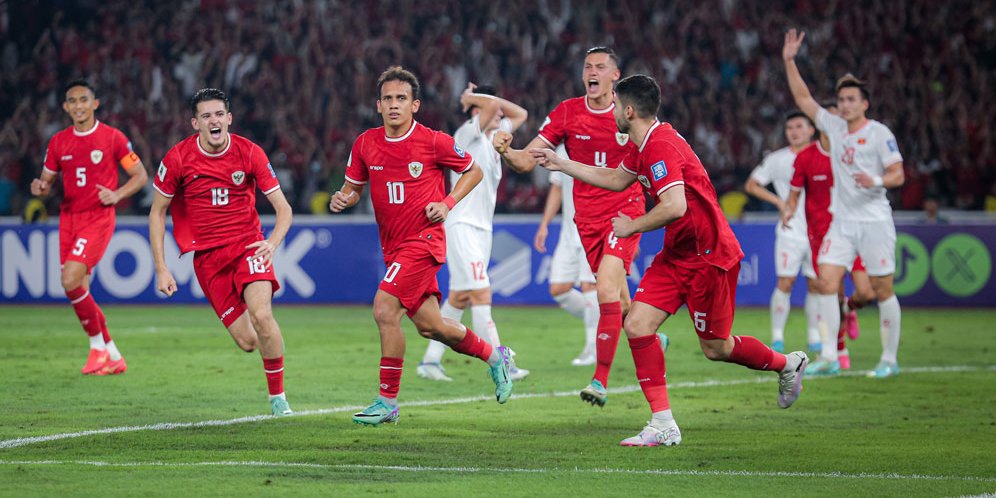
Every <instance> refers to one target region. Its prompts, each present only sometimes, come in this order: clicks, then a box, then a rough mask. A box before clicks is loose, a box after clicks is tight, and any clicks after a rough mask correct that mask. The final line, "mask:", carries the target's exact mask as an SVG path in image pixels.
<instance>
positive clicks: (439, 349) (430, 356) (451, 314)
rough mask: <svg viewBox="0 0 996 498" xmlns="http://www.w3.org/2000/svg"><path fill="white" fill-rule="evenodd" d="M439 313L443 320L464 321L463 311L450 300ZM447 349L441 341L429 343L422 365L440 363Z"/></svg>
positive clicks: (445, 302) (444, 303)
mask: <svg viewBox="0 0 996 498" xmlns="http://www.w3.org/2000/svg"><path fill="white" fill-rule="evenodd" d="M439 311H440V312H442V315H443V318H449V319H450V320H456V321H457V322H460V321H462V320H463V310H462V309H459V308H457V307H455V306H453V305H452V304H450V300H449V299H447V300H446V301H444V302H443V305H442V306H441V307H440V308H439ZM486 339H487V338H485V340H486ZM447 349H448V348H447V347H446V345H445V344H443V343H441V342H439V341H429V345H428V346H427V347H426V348H425V355H424V356H422V363H439V362H440V361H442V360H443V353H445V352H446V350H447Z"/></svg>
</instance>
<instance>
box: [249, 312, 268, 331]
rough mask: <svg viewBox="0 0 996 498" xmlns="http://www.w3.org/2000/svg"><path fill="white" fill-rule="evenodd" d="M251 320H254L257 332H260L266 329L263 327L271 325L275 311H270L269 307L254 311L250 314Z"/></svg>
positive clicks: (253, 323)
mask: <svg viewBox="0 0 996 498" xmlns="http://www.w3.org/2000/svg"><path fill="white" fill-rule="evenodd" d="M249 318H251V319H252V325H253V327H254V328H255V329H256V330H257V331H259V330H262V329H264V328H266V327H263V326H262V325H264V324H269V323H270V322H272V321H273V310H272V309H270V307H269V306H264V307H262V308H260V309H257V310H253V311H252V312H251V313H249Z"/></svg>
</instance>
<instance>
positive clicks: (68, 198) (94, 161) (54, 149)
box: [44, 120, 139, 212]
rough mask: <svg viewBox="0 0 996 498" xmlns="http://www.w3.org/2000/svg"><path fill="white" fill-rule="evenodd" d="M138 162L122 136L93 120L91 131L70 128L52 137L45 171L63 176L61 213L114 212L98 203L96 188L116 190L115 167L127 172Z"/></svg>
mask: <svg viewBox="0 0 996 498" xmlns="http://www.w3.org/2000/svg"><path fill="white" fill-rule="evenodd" d="M138 162H139V159H138V155H137V154H135V153H134V152H133V151H132V150H131V142H129V141H128V139H127V138H125V136H124V133H121V131H120V130H118V129H117V128H114V127H113V126H109V125H106V124H104V123H101V122H100V121H96V120H95V122H94V125H93V128H91V129H90V131H84V132H79V131H76V128H74V127H72V126H70V127H69V128H66V129H65V130H62V131H60V132H58V133H56V134H55V135H54V136H52V140H50V141H49V143H48V150H47V151H46V152H45V166H44V168H45V170H46V171H48V172H50V173H55V174H57V173H60V172H61V173H62V191H63V196H64V197H63V200H62V207H61V210H63V211H67V212H82V211H89V210H91V209H114V206H105V205H103V204H102V203H101V202H100V197H99V194H100V190H99V189H98V188H97V185H103V186H105V187H107V188H109V189H111V190H115V189H117V188H118V164H121V166H123V167H124V168H125V169H129V168H131V167H132V166H134V165H136V164H138Z"/></svg>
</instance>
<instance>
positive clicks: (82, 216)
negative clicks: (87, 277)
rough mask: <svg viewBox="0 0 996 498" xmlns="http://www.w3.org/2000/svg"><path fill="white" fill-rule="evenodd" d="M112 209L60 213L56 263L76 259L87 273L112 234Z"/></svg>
mask: <svg viewBox="0 0 996 498" xmlns="http://www.w3.org/2000/svg"><path fill="white" fill-rule="evenodd" d="M114 221H115V218H114V210H113V209H91V210H89V211H81V212H79V213H71V212H69V213H67V212H65V211H63V212H62V213H60V214H59V263H60V264H63V265H64V264H66V261H78V262H80V263H83V264H84V265H86V271H87V273H90V270H92V269H93V267H94V266H97V263H99V262H100V258H102V257H104V252H105V251H107V244H110V243H111V237H112V236H113V235H114Z"/></svg>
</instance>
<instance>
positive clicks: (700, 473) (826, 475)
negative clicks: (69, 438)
mask: <svg viewBox="0 0 996 498" xmlns="http://www.w3.org/2000/svg"><path fill="white" fill-rule="evenodd" d="M0 465H81V466H92V467H272V468H306V469H325V470H375V471H401V472H432V473H439V472H450V473H456V474H478V473H480V474H487V473H495V474H556V473H566V474H592V473H596V474H624V475H653V476H685V477H717V476H718V477H803V478H822V479H889V480H916V481H970V482H973V481H974V482H996V477H976V476H944V475H927V474H897V473H894V472H891V473H884V474H882V473H879V474H873V473H867V472H859V473H845V472H784V471H768V472H766V471H753V470H677V469H613V468H592V469H586V468H581V467H573V468H559V467H553V468H535V469H527V468H515V467H494V468H489V467H431V466H422V465H418V466H407V465H363V464H322V463H307V462H263V461H255V460H253V461H217V462H157V461H152V462H102V461H92V460H0Z"/></svg>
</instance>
